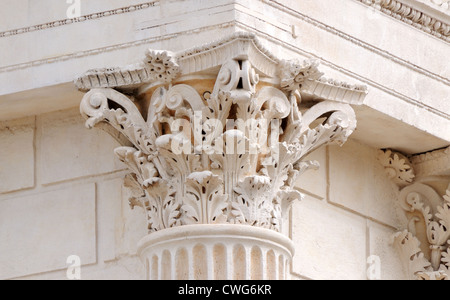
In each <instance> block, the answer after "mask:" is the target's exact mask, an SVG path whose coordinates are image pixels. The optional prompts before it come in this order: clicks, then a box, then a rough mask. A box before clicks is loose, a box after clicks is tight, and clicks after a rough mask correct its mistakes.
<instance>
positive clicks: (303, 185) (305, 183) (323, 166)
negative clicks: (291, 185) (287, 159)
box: [295, 147, 327, 199]
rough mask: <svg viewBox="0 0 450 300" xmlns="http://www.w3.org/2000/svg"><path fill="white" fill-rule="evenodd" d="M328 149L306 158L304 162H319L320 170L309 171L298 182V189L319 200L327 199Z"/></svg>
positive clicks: (323, 148)
mask: <svg viewBox="0 0 450 300" xmlns="http://www.w3.org/2000/svg"><path fill="white" fill-rule="evenodd" d="M326 151H327V150H326V147H321V148H320V149H318V150H316V151H314V152H313V153H311V154H310V155H308V156H306V157H305V158H304V159H303V160H304V161H308V160H315V161H317V162H319V164H320V168H319V169H318V170H308V171H306V172H305V173H304V174H302V175H301V176H300V177H299V178H298V179H297V182H296V185H295V186H296V187H297V188H299V189H301V190H303V191H306V192H307V193H311V194H314V195H316V196H317V197H318V198H321V199H325V198H326V197H327V158H326V157H327V154H326Z"/></svg>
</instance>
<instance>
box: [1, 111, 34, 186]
mask: <svg viewBox="0 0 450 300" xmlns="http://www.w3.org/2000/svg"><path fill="white" fill-rule="evenodd" d="M34 129H35V123H34V118H33V117H31V118H25V119H19V120H14V121H8V122H0V193H5V192H11V191H16V190H20V189H25V188H31V187H33V186H34Z"/></svg>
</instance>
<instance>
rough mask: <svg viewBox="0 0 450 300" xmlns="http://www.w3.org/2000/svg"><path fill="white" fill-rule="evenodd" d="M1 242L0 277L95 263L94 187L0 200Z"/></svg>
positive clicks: (81, 187)
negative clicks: (70, 262)
mask: <svg viewBox="0 0 450 300" xmlns="http://www.w3.org/2000/svg"><path fill="white" fill-rule="evenodd" d="M0 240H1V241H2V242H1V243H0V253H1V255H0V265H1V266H2V267H1V268H0V278H1V279H8V278H15V277H20V276H25V275H29V274H34V273H42V272H48V271H53V270H58V269H65V268H66V267H67V265H66V261H67V258H68V257H69V256H71V255H77V256H79V257H80V259H81V264H82V265H86V264H92V263H95V262H96V226H95V186H94V184H86V185H80V186H76V185H74V186H73V187H71V188H67V189H64V190H55V191H50V192H43V193H40V194H35V195H30V196H26V197H19V198H11V199H7V200H2V201H0Z"/></svg>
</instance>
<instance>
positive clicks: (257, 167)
mask: <svg viewBox="0 0 450 300" xmlns="http://www.w3.org/2000/svg"><path fill="white" fill-rule="evenodd" d="M322 75H323V74H322V73H321V72H319V70H318V63H317V62H315V61H312V60H306V61H303V62H301V61H296V60H290V61H288V60H280V59H278V58H277V57H275V56H274V55H272V54H271V53H270V52H269V51H267V50H266V49H265V48H264V47H263V46H262V44H261V43H260V42H259V40H258V39H257V38H256V36H255V35H253V34H247V33H237V34H235V35H233V36H231V37H228V38H226V39H223V40H220V41H218V42H214V43H211V44H209V45H206V46H201V47H198V48H195V49H191V50H187V51H183V52H178V53H173V52H170V51H159V50H149V51H147V53H146V55H145V57H144V60H142V61H141V62H139V63H136V64H134V65H130V66H127V67H124V68H111V69H100V70H91V71H88V72H87V73H85V74H84V75H83V76H81V77H79V78H78V79H76V85H77V87H78V88H79V89H80V90H82V91H85V92H87V93H86V95H85V96H84V98H83V100H82V102H81V114H82V115H83V116H84V117H85V119H86V126H87V127H88V128H93V127H100V128H102V129H104V130H106V131H108V132H109V133H110V134H111V135H112V136H113V137H114V138H116V139H117V140H118V141H119V143H120V144H121V145H122V146H121V147H118V148H117V149H116V150H115V154H116V155H117V156H118V157H119V159H120V160H121V161H123V162H124V163H125V164H126V165H127V166H128V168H129V170H130V174H129V175H128V176H127V177H126V178H125V185H126V186H127V187H128V188H130V189H131V190H132V194H133V196H132V197H131V199H130V205H131V206H132V207H141V208H143V209H144V210H145V212H146V217H147V229H148V232H149V235H148V236H146V237H144V238H143V239H142V241H141V242H140V244H139V254H140V256H141V258H142V260H143V262H144V263H145V266H146V269H147V278H148V279H285V278H286V274H287V272H288V268H289V263H290V261H291V259H292V255H293V252H294V247H293V244H292V242H291V241H290V240H289V238H287V237H286V236H285V235H284V234H283V232H284V230H283V227H285V226H286V219H287V218H286V216H287V214H288V211H289V208H290V205H291V203H292V201H295V200H300V199H301V198H302V194H301V193H300V192H298V191H297V190H296V189H295V188H294V183H295V181H296V180H297V178H298V177H299V176H300V175H301V174H302V173H304V172H305V171H306V170H307V169H309V168H312V167H317V163H315V162H310V161H304V160H303V159H304V157H305V156H306V155H308V154H309V153H311V152H312V151H314V150H315V149H317V148H319V147H321V146H323V145H326V144H329V143H338V144H343V143H345V141H346V140H347V138H348V137H349V136H350V135H351V134H352V132H353V131H354V130H355V128H356V118H355V113H354V111H353V109H352V108H351V106H350V105H348V104H345V103H351V102H350V101H354V100H355V99H363V98H364V97H365V95H366V93H367V91H366V89H365V88H364V87H361V86H352V85H348V84H342V83H340V82H335V81H332V80H328V79H324V78H323V77H322ZM325 94H327V95H330V97H329V98H326V97H324V96H323V95H325ZM304 95H309V96H314V97H315V98H316V99H318V100H316V101H315V102H314V103H313V105H311V103H308V105H303V102H302V98H303V96H304Z"/></svg>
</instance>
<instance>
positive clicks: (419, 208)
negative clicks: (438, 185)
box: [397, 183, 450, 280]
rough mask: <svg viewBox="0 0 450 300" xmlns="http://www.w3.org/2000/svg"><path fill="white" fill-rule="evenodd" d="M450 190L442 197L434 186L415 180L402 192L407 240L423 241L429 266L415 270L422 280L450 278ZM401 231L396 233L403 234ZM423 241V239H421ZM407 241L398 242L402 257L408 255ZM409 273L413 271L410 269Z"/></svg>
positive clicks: (401, 199)
mask: <svg viewBox="0 0 450 300" xmlns="http://www.w3.org/2000/svg"><path fill="white" fill-rule="evenodd" d="M449 193H450V191H449V190H447V191H446V195H444V196H440V195H439V194H438V193H437V192H436V191H435V190H434V189H433V188H431V187H430V186H428V185H425V184H422V183H415V184H413V185H411V186H408V187H406V188H404V189H403V190H402V191H401V192H400V198H399V200H400V202H399V204H400V207H401V208H402V209H403V211H404V215H405V217H406V219H407V221H408V230H407V231H405V232H404V234H405V233H406V234H407V235H408V239H414V240H415V241H417V247H418V246H419V244H422V248H421V251H423V253H422V254H424V255H425V259H426V261H427V262H429V265H430V267H429V268H428V269H427V270H425V271H421V272H420V274H416V273H413V274H414V275H415V276H417V278H419V279H429V280H431V279H433V280H440V279H445V280H448V279H450V277H449V275H450V273H449V265H448V262H449V253H450V252H449V251H450V249H449V244H450V230H449V226H450V197H449ZM400 234H401V233H399V234H397V235H400ZM419 241H420V242H419ZM405 247H408V245H406V246H405V243H398V244H397V248H398V249H399V250H400V255H401V258H402V259H403V260H405V259H407V258H408V256H405V255H408V253H407V252H405V251H408V250H407V249H406V250H405V249H403V248H405ZM407 271H408V273H409V275H410V276H412V275H411V270H410V269H407Z"/></svg>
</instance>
